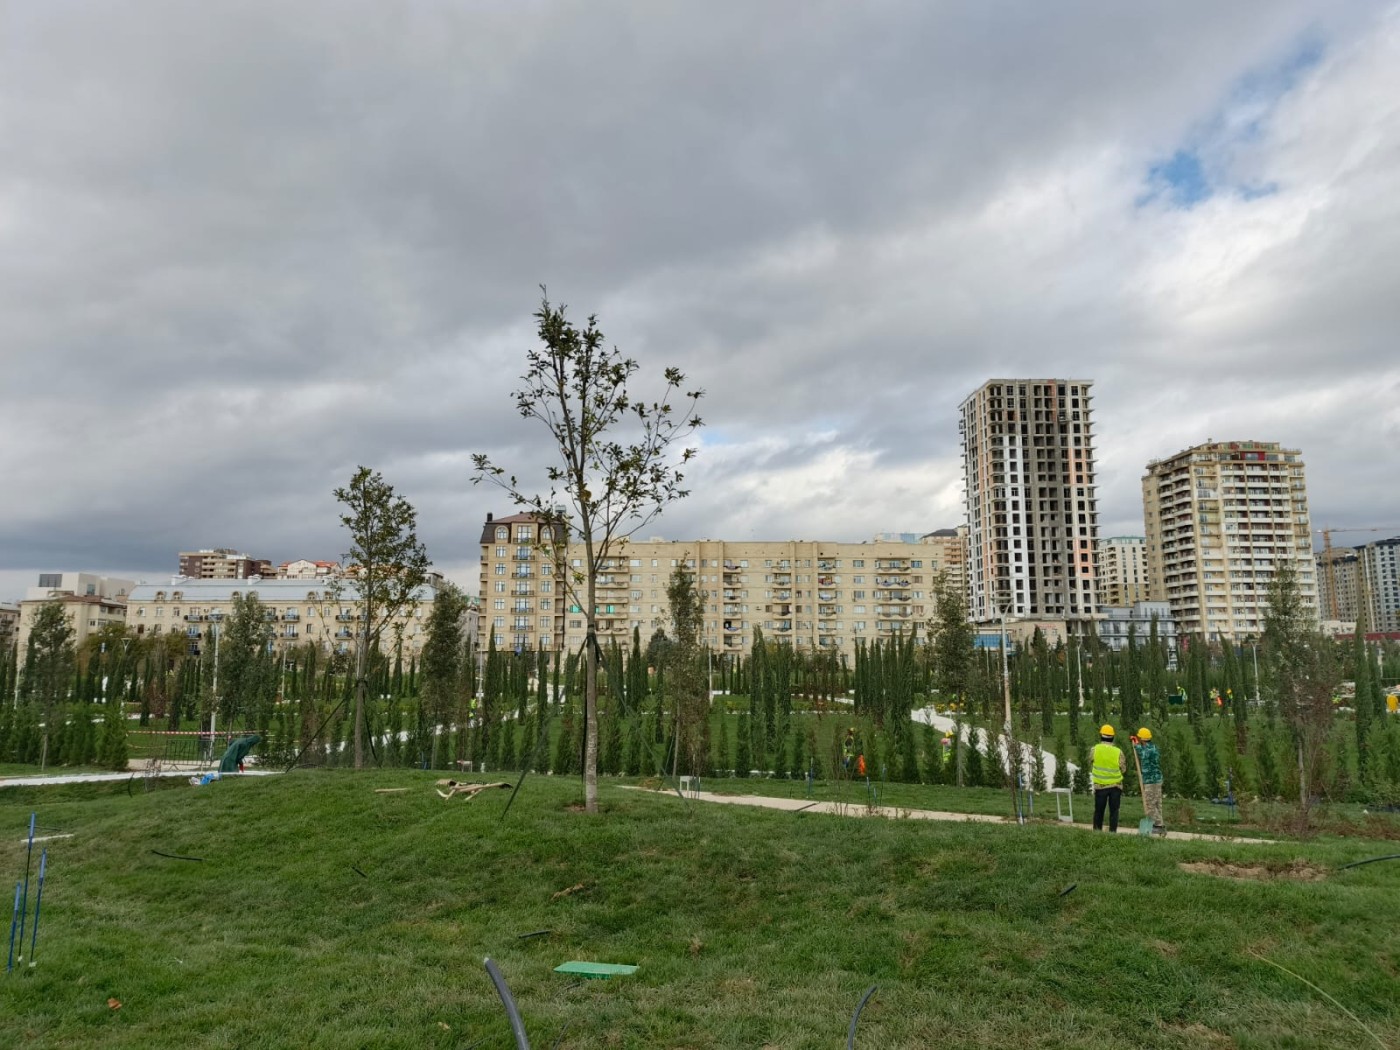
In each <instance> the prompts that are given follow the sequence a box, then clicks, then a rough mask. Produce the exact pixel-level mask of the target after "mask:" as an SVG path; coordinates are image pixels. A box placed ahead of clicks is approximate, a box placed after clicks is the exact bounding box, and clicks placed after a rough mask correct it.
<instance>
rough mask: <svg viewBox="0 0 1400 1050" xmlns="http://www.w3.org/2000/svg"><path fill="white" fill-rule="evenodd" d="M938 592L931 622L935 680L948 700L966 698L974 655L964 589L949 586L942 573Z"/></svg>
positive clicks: (935, 590) (949, 701) (930, 631)
mask: <svg viewBox="0 0 1400 1050" xmlns="http://www.w3.org/2000/svg"><path fill="white" fill-rule="evenodd" d="M934 593H935V594H937V596H938V597H937V603H936V606H935V614H934V619H933V620H931V621H930V622H929V625H928V629H929V633H930V634H932V635H933V666H934V680H935V681H936V682H937V684H938V691H939V692H940V693H942V694H943V700H944V702H945V703H952V702H953V701H955V700H966V698H967V692H968V682H969V679H970V678H971V676H972V661H973V656H974V652H973V640H974V637H975V636H974V634H973V630H972V624H971V623H969V622H968V619H967V608H966V606H965V605H964V604H963V598H962V594H961V592H960V591H959V590H958V589H957V588H955V587H952V586H949V584H948V580H947V578H946V577H945V576H943V575H942V574H941V573H940V574H939V576H938V578H937V582H936V583H935V584H934Z"/></svg>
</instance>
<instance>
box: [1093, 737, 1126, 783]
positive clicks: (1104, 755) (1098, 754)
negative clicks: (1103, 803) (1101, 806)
mask: <svg viewBox="0 0 1400 1050" xmlns="http://www.w3.org/2000/svg"><path fill="white" fill-rule="evenodd" d="M1122 758H1123V752H1121V751H1119V750H1118V749H1117V748H1116V747H1114V746H1113V745H1112V744H1095V745H1094V768H1093V771H1092V772H1091V773H1090V779H1092V780H1093V782H1094V787H1119V786H1121V785H1122V783H1123V767H1122V766H1121V765H1119V763H1120V762H1121V761H1122Z"/></svg>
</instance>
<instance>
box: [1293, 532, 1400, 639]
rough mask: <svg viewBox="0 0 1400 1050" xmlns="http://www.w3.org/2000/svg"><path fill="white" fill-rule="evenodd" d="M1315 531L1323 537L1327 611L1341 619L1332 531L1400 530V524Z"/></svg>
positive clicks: (1335, 618) (1334, 618)
mask: <svg viewBox="0 0 1400 1050" xmlns="http://www.w3.org/2000/svg"><path fill="white" fill-rule="evenodd" d="M1313 532H1314V533H1315V534H1317V535H1319V536H1321V537H1322V564H1323V566H1324V569H1325V571H1326V573H1327V611H1328V612H1329V613H1330V614H1331V615H1330V616H1329V617H1328V618H1329V619H1332V620H1339V619H1341V617H1340V616H1339V615H1338V610H1337V565H1336V562H1335V561H1333V560H1332V533H1334V532H1400V525H1357V526H1354V527H1352V528H1344V529H1339V528H1328V529H1313Z"/></svg>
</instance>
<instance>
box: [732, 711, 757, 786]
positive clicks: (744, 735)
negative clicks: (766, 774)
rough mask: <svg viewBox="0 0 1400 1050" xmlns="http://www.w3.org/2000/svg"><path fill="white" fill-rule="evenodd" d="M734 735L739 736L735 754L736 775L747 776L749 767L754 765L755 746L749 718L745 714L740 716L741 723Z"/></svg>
mask: <svg viewBox="0 0 1400 1050" xmlns="http://www.w3.org/2000/svg"><path fill="white" fill-rule="evenodd" d="M734 735H735V736H736V737H737V738H738V740H737V742H736V747H735V755H734V775H735V776H738V777H747V776H748V775H749V769H750V768H751V767H752V766H753V746H752V741H751V740H750V738H749V737H750V733H749V720H748V719H747V718H745V717H744V716H743V715H740V716H739V725H738V727H737V729H736V731H735V734H734Z"/></svg>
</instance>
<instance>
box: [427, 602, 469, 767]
mask: <svg viewBox="0 0 1400 1050" xmlns="http://www.w3.org/2000/svg"><path fill="white" fill-rule="evenodd" d="M466 613H467V597H466V595H464V594H463V593H462V592H461V590H459V589H458V588H457V587H455V586H453V585H451V584H444V585H443V586H441V587H439V588H438V592H437V597H436V598H435V599H434V601H433V611H432V612H431V613H429V615H428V641H427V643H426V644H425V645H424V647H423V690H422V694H423V695H422V697H421V699H420V701H419V704H418V711H419V726H418V734H419V736H420V738H421V740H420V746H422V747H425V748H427V749H428V750H429V751H430V753H436V752H437V751H439V750H440V749H439V748H437V747H435V746H434V742H435V740H437V739H438V738H439V737H442V738H445V737H446V736H447V735H448V733H449V732H450V730H451V723H452V717H453V712H454V711H455V710H456V709H457V706H458V704H457V701H458V696H459V693H460V692H461V688H462V672H463V664H464V660H465V658H466V653H465V651H464V649H463V645H462V621H463V617H464V616H466ZM458 729H459V731H465V730H466V724H465V722H463V723H462V725H460V726H459V727H458ZM435 764H437V765H438V767H439V768H441V767H442V766H445V765H447V762H446V759H445V755H444V759H443V761H441V762H440V763H435Z"/></svg>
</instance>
